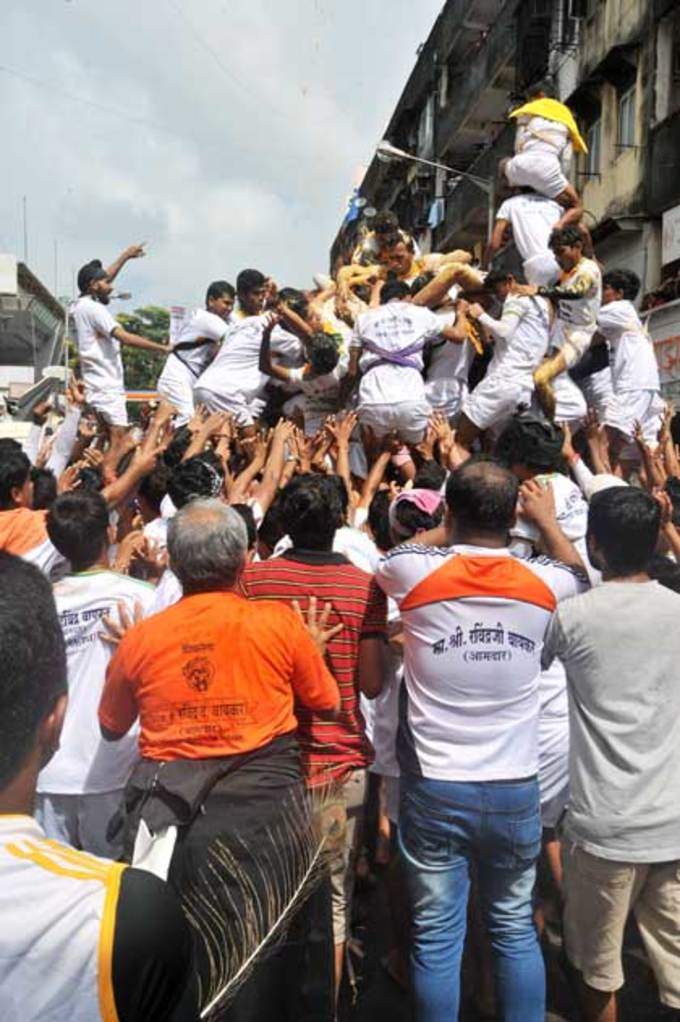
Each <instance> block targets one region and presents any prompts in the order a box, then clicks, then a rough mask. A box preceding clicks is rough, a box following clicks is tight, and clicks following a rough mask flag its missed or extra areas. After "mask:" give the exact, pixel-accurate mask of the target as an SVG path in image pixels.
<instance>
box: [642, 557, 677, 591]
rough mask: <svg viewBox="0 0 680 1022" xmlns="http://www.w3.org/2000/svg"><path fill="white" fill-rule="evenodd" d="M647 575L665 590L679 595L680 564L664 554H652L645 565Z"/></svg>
mask: <svg viewBox="0 0 680 1022" xmlns="http://www.w3.org/2000/svg"><path fill="white" fill-rule="evenodd" d="M647 574H648V575H649V577H650V578H653V579H654V580H655V581H656V582H660V583H661V585H662V586H665V587H666V589H672V590H673V592H674V593H680V564H678V563H677V562H676V561H672V560H671V559H670V557H665V556H664V554H654V555H653V556H652V558H651V560H650V562H649V564H648V565H647Z"/></svg>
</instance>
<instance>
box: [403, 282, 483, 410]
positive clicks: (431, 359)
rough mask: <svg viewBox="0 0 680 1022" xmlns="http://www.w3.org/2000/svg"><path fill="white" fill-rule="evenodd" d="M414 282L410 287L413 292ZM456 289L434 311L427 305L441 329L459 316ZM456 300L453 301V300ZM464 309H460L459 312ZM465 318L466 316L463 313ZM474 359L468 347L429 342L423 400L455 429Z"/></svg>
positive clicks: (443, 339) (442, 340) (440, 339)
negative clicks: (441, 413) (424, 398)
mask: <svg viewBox="0 0 680 1022" xmlns="http://www.w3.org/2000/svg"><path fill="white" fill-rule="evenodd" d="M415 287H417V282H416V284H415V285H413V286H412V288H411V290H412V291H413V290H414V289H415ZM459 290H460V289H459V288H458V287H457V286H454V287H453V288H452V289H451V294H450V295H449V296H447V300H446V301H445V302H444V303H442V304H441V305H439V306H438V307H434V306H433V305H430V304H429V302H428V303H427V304H428V307H429V308H431V309H432V310H433V312H434V314H435V316H436V317H437V318H438V319H439V321H440V323H441V324H442V326H450V327H453V326H455V325H456V323H457V321H458V316H459V310H458V306H457V305H456V299H457V298H458V292H459ZM452 296H455V297H452ZM463 309H464V305H461V311H462V310H463ZM462 315H463V316H464V317H465V313H464V312H462ZM473 358H474V351H473V348H472V346H471V345H470V344H459V343H457V342H455V341H454V342H452V341H451V340H450V339H447V338H446V337H442V336H439V337H437V338H435V339H434V340H432V341H430V343H429V345H428V347H427V349H426V353H425V363H426V366H425V397H426V398H427V401H428V404H429V405H430V407H431V408H436V409H438V410H439V411H441V412H443V413H444V415H445V416H446V418H447V419H448V420H449V424H450V425H452V426H455V425H457V423H458V417H459V415H460V410H461V408H462V405H463V401H464V399H465V397H466V395H467V392H468V376H469V374H470V366H471V365H472V359H473Z"/></svg>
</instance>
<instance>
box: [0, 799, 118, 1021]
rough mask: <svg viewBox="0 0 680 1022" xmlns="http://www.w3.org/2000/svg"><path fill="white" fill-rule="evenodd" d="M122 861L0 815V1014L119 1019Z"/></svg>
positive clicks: (29, 820)
mask: <svg viewBox="0 0 680 1022" xmlns="http://www.w3.org/2000/svg"><path fill="white" fill-rule="evenodd" d="M125 868H126V867H125V866H124V865H122V864H120V863H114V862H110V861H109V860H108V859H100V858H98V857H97V856H95V855H89V854H88V853H86V852H78V851H76V850H75V849H73V848H69V847H68V846H67V845H62V844H60V843H59V842H57V841H49V840H47V838H46V837H45V834H44V832H43V830H42V829H41V828H40V827H39V825H38V824H37V823H36V821H35V820H34V819H32V818H31V817H30V816H19V815H17V816H0V920H2V926H1V927H0V1019H2V1022H97V1020H102V1022H118V1014H117V1012H116V1006H115V1000H114V993H113V985H112V955H113V936H114V926H115V918H116V908H117V905H118V892H119V888H120V879H121V874H122V872H123V870H124V869H125Z"/></svg>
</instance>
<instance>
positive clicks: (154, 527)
mask: <svg viewBox="0 0 680 1022" xmlns="http://www.w3.org/2000/svg"><path fill="white" fill-rule="evenodd" d="M169 524H170V519H169V518H164V517H163V515H160V516H159V517H158V518H154V519H153V521H150V522H147V523H146V525H145V526H144V530H143V531H144V535H145V536H146V538H147V539H149V540H151V542H152V543H155V544H156V546H157V547H158V549H159V550H165V548H166V547H167V545H168V525H169Z"/></svg>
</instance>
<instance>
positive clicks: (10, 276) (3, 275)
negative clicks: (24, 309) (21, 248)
mask: <svg viewBox="0 0 680 1022" xmlns="http://www.w3.org/2000/svg"><path fill="white" fill-rule="evenodd" d="M18 291H19V281H18V277H17V259H16V256H13V255H6V254H3V253H0V295H15V294H17V293H18Z"/></svg>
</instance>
